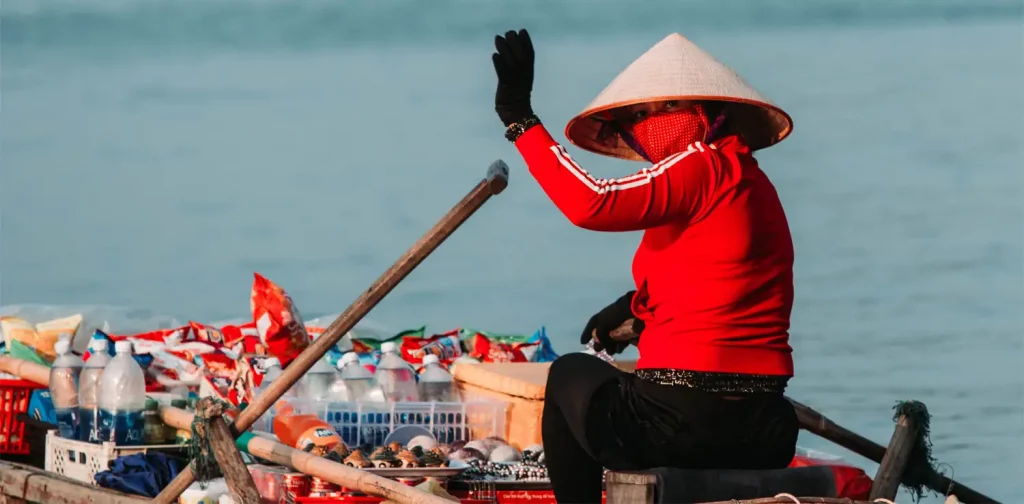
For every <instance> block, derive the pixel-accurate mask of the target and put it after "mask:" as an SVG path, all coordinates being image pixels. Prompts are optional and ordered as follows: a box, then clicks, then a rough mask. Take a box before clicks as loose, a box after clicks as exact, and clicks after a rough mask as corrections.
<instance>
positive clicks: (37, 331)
mask: <svg viewBox="0 0 1024 504" xmlns="http://www.w3.org/2000/svg"><path fill="white" fill-rule="evenodd" d="M81 324H82V315H80V314H78V315H72V316H70V317H64V318H59V319H54V320H49V321H46V322H40V323H38V324H35V325H33V324H32V323H30V322H28V321H27V320H24V319H21V318H18V317H0V332H3V334H4V343H5V344H6V345H7V348H10V347H11V346H13V345H12V344H11V342H12V341H17V342H19V343H21V344H22V345H25V346H27V347H29V348H32V349H33V350H35V352H36V354H37V355H39V356H40V357H42V358H43V359H45V360H46V361H47V362H53V360H54V359H56V358H57V352H55V351H54V349H53V345H54V344H56V343H57V338H58V336H60V335H61V334H67V335H69V336H70V337H71V338H72V339H74V337H75V332H77V331H78V326H79V325H81Z"/></svg>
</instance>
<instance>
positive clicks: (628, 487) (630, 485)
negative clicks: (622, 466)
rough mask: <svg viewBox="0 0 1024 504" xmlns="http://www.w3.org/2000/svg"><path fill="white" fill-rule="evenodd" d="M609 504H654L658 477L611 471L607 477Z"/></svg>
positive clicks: (607, 499)
mask: <svg viewBox="0 0 1024 504" xmlns="http://www.w3.org/2000/svg"><path fill="white" fill-rule="evenodd" d="M604 485H605V490H606V492H607V494H606V502H607V503H608V504H653V503H654V501H655V494H656V491H657V486H658V477H657V476H655V475H653V474H642V473H630V472H617V471H611V472H608V473H606V475H605V483H604Z"/></svg>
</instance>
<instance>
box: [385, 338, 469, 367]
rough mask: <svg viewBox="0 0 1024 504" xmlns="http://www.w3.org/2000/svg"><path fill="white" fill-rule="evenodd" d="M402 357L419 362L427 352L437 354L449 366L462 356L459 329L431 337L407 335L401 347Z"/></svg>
mask: <svg viewBox="0 0 1024 504" xmlns="http://www.w3.org/2000/svg"><path fill="white" fill-rule="evenodd" d="M400 351H401V352H402V358H403V359H405V361H406V362H410V363H413V364H419V363H421V362H423V357H424V356H426V355H427V354H433V355H436V356H437V358H438V360H440V361H441V363H442V364H444V365H445V366H448V365H449V364H451V363H452V362H454V361H455V359H457V358H459V357H461V356H462V344H461V342H460V341H459V330H458V329H454V330H451V331H448V332H446V333H443V334H436V335H434V336H431V337H429V338H419V337H405V338H402V345H401V347H400Z"/></svg>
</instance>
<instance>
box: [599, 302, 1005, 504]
mask: <svg viewBox="0 0 1024 504" xmlns="http://www.w3.org/2000/svg"><path fill="white" fill-rule="evenodd" d="M638 324H640V322H639V321H637V320H636V319H629V320H627V321H625V322H623V324H622V325H620V326H619V327H617V328H615V329H613V330H612V332H611V337H612V339H613V340H615V341H621V342H635V341H636V340H638V339H639V338H640V332H639V331H638V330H637V329H638V328H640V327H642V326H640V325H638ZM786 399H788V400H789V402H791V403H793V408H794V409H796V416H797V418H798V419H799V421H800V428H801V429H804V430H806V431H808V432H811V433H813V434H816V435H818V436H821V437H822V438H825V439H827V440H829V441H832V442H833V443H835V444H837V445H839V446H842V447H843V448H846V449H847V450H850V451H852V452H854V453H856V454H858V455H860V456H862V457H865V458H867V459H869V460H872V461H874V462H876V463H882V458H883V457H884V456H885V447H884V446H882V445H880V444H878V443H876V442H874V441H871V440H870V439H868V438H865V437H863V436H861V435H860V434H857V433H856V432H853V431H851V430H849V429H846V428H844V427H842V426H841V425H839V424H837V423H835V422H833V421H832V420H829V419H828V418H827V417H826V416H825V415H822V414H821V413H818V412H817V411H815V410H814V409H812V408H811V407H810V406H806V405H804V404H802V403H800V402H797V401H794V400H793V399H791V398H789V397H787V398H786ZM928 488H931V489H932V490H934V491H936V492H938V493H940V494H942V495H947V494H952V493H955V494H956V496H957V497H958V498H960V499H963V501H964V502H998V501H996V500H995V499H993V498H991V497H988V496H985V495H983V494H982V493H980V492H978V491H975V490H973V489H971V488H969V487H967V486H965V485H963V484H961V483H957V482H956V481H953V480H952V479H950V478H947V477H946V476H943V475H941V474H939V473H937V472H934V471H932V477H931V479H930V480H929V481H928Z"/></svg>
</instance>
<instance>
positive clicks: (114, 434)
mask: <svg viewBox="0 0 1024 504" xmlns="http://www.w3.org/2000/svg"><path fill="white" fill-rule="evenodd" d="M143 427H144V422H143V415H142V411H141V410H139V411H125V410H100V428H99V438H100V440H101V441H112V442H113V443H114V444H116V445H119V446H133V445H140V444H142V440H143V437H142V433H143Z"/></svg>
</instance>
